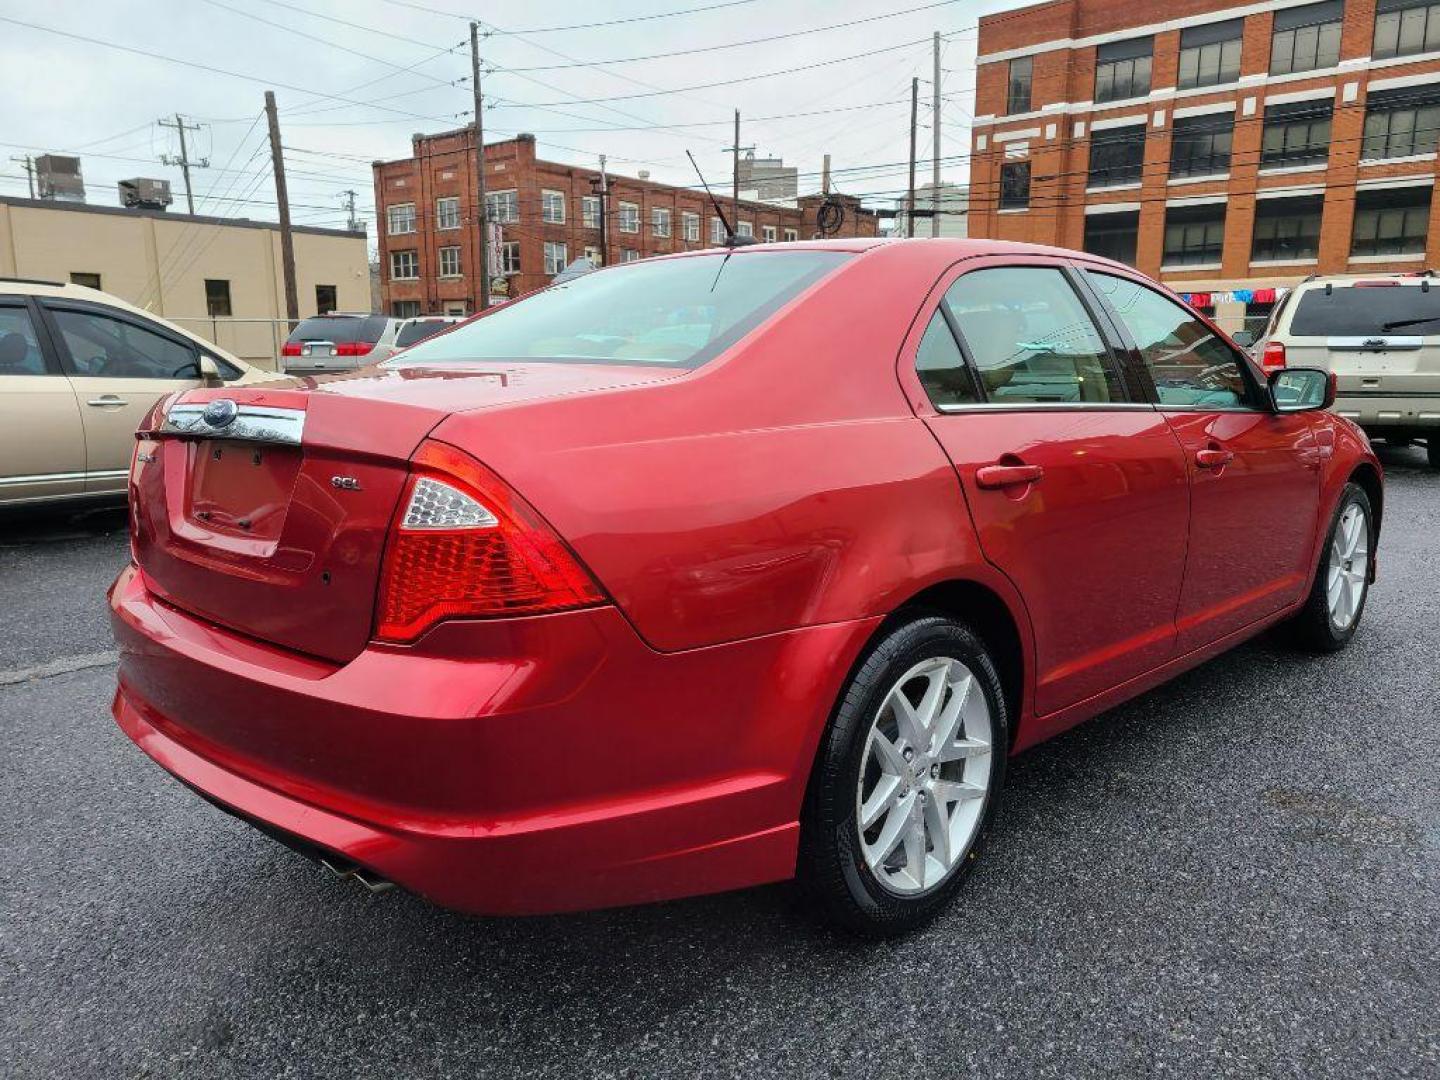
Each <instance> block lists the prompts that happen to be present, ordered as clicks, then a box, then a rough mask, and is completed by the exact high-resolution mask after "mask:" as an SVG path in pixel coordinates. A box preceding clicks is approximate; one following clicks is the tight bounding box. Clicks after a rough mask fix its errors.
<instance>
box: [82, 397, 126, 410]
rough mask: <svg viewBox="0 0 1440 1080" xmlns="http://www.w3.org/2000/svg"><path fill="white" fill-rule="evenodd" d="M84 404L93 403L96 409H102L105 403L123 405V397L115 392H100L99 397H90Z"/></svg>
mask: <svg viewBox="0 0 1440 1080" xmlns="http://www.w3.org/2000/svg"><path fill="white" fill-rule="evenodd" d="M85 404H87V405H94V406H95V407H96V408H97V409H103V408H105V407H106V406H107V405H124V404H125V399H124V398H122V397H119V396H118V395H116V394H101V395H100V396H99V397H92V398H91V399H90V400H89V401H87V402H86V403H85Z"/></svg>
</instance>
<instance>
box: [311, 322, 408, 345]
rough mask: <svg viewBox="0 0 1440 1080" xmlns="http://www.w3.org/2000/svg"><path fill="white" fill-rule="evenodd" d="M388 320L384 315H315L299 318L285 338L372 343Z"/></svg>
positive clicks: (337, 342)
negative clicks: (298, 323) (288, 335)
mask: <svg viewBox="0 0 1440 1080" xmlns="http://www.w3.org/2000/svg"><path fill="white" fill-rule="evenodd" d="M388 321H389V320H388V319H386V318H385V316H384V315H317V316H315V317H314V318H311V319H302V320H300V325H299V326H297V327H295V329H294V330H292V331H290V337H289V338H288V339H287V340H289V341H333V342H335V344H337V345H342V344H346V343H348V342H352V341H366V342H369V343H370V344H371V345H374V344H375V342H377V341H379V340H380V335H381V334H383V333H384V332H385V324H386V322H388Z"/></svg>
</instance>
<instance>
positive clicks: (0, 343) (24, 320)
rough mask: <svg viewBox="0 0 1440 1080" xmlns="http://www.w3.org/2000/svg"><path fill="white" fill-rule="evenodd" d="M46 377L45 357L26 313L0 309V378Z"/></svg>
mask: <svg viewBox="0 0 1440 1080" xmlns="http://www.w3.org/2000/svg"><path fill="white" fill-rule="evenodd" d="M46 374H48V372H47V371H46V370H45V356H44V354H43V353H42V352H41V351H40V341H39V339H38V338H37V337H36V336H35V326H34V324H33V323H32V322H31V321H30V312H29V310H28V309H27V308H24V307H21V306H15V307H11V306H8V305H7V306H5V307H0V377H4V376H6V375H46Z"/></svg>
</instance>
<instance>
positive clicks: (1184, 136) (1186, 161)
mask: <svg viewBox="0 0 1440 1080" xmlns="http://www.w3.org/2000/svg"><path fill="white" fill-rule="evenodd" d="M1234 130H1235V114H1234V113H1228V112H1227V113H1212V114H1211V115H1209V116H1185V117H1181V118H1179V119H1177V120H1176V121H1175V127H1174V131H1173V134H1172V137H1171V140H1170V175H1171V176H1210V175H1213V174H1214V173H1223V172H1225V171H1226V170H1228V169H1229V168H1230V136H1231V134H1232V133H1233V132H1234Z"/></svg>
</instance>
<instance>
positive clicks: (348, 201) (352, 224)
mask: <svg viewBox="0 0 1440 1080" xmlns="http://www.w3.org/2000/svg"><path fill="white" fill-rule="evenodd" d="M340 194H341V195H344V196H345V213H346V215H347V216H348V218H349V220H348V221H346V225H348V226H349V228H350V231H351V232H359V231H360V219H359V218H357V217H356V216H355V195H356V192H355V190H354V189H353V188H346V189H345V190H344V191H342V192H341V193H340Z"/></svg>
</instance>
